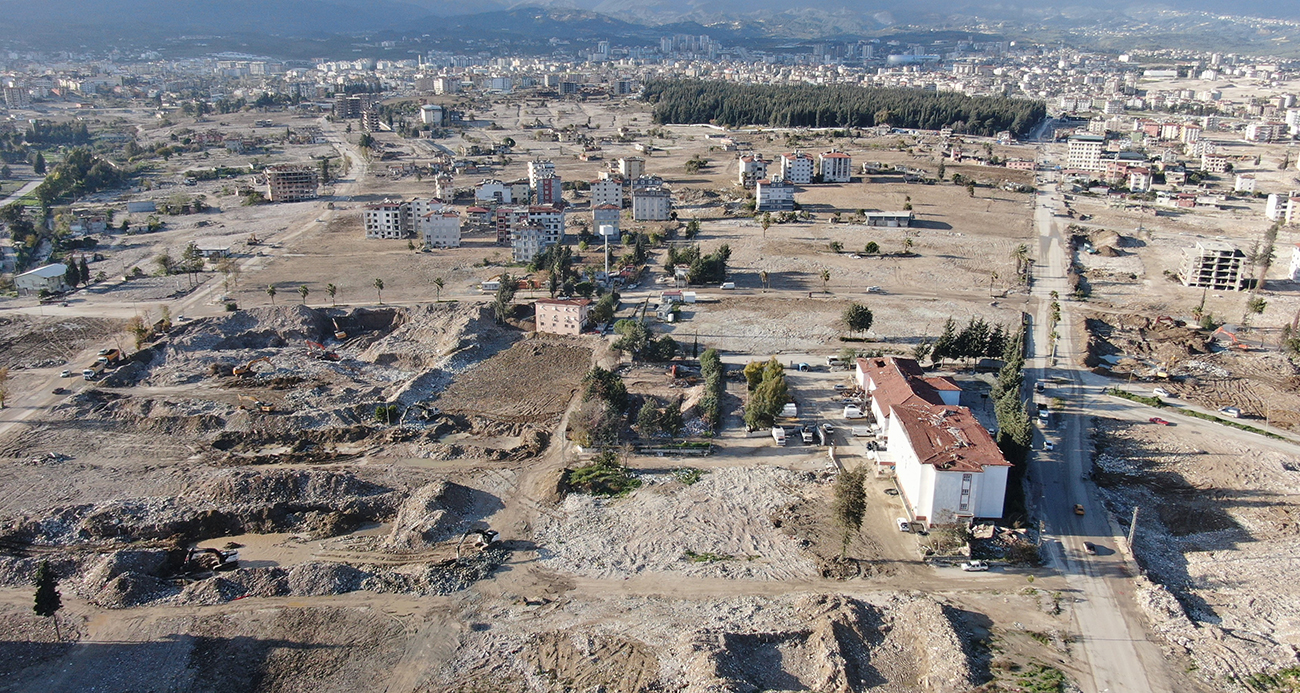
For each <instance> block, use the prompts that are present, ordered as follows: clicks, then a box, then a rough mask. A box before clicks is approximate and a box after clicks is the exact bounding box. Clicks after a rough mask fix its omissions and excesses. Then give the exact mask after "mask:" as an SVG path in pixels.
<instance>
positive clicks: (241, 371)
mask: <svg viewBox="0 0 1300 693" xmlns="http://www.w3.org/2000/svg"><path fill="white" fill-rule="evenodd" d="M262 361H265V362H267V363H270V362H271V357H270V356H263V357H261V358H257V359H253V360H252V361H249V362H248V363H245V364H244V365H242V366H235V367H234V368H233V369H232V370H231V373H234V374H235V375H237V376H239V377H241V378H242V377H244V376H246V375H252V373H253V366H254V365H256V364H257V363H259V362H262Z"/></svg>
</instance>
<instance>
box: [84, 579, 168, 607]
mask: <svg viewBox="0 0 1300 693" xmlns="http://www.w3.org/2000/svg"><path fill="white" fill-rule="evenodd" d="M179 592H180V588H179V587H177V586H175V585H173V584H172V583H170V582H167V581H166V580H163V579H161V578H156V577H154V576H152V575H142V574H140V573H122V574H121V575H118V576H117V577H115V578H113V579H112V580H109V581H108V583H107V584H105V585H104V588H103V589H101V590H99V592H97V593H96V594H95V595H94V596H93V597H91V598H90V601H91V602H93V603H95V604H97V605H99V606H102V607H104V608H105V609H125V608H129V607H132V606H141V605H144V604H148V603H149V602H155V601H158V600H161V599H166V598H168V597H172V596H174V595H176V594H178V593H179Z"/></svg>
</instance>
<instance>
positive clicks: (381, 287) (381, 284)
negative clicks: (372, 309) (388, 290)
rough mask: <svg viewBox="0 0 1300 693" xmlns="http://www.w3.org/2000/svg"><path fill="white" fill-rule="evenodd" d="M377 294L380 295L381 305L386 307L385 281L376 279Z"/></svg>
mask: <svg viewBox="0 0 1300 693" xmlns="http://www.w3.org/2000/svg"><path fill="white" fill-rule="evenodd" d="M374 287H375V293H376V294H378V295H379V305H381V306H382V305H384V280H382V279H380V278H378V277H375V282H374Z"/></svg>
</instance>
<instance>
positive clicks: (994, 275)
mask: <svg viewBox="0 0 1300 693" xmlns="http://www.w3.org/2000/svg"><path fill="white" fill-rule="evenodd" d="M997 280H998V273H997V271H996V270H995V271H993V272H989V296H992V295H993V282H995V281H997Z"/></svg>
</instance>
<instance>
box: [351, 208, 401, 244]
mask: <svg viewBox="0 0 1300 693" xmlns="http://www.w3.org/2000/svg"><path fill="white" fill-rule="evenodd" d="M361 216H362V219H363V221H364V222H365V228H366V238H388V239H394V238H406V235H407V229H408V227H407V224H406V210H405V209H403V205H402V203H400V202H394V201H392V200H384V201H383V202H376V203H374V204H369V205H366V206H365V207H364V208H362V212H361Z"/></svg>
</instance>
